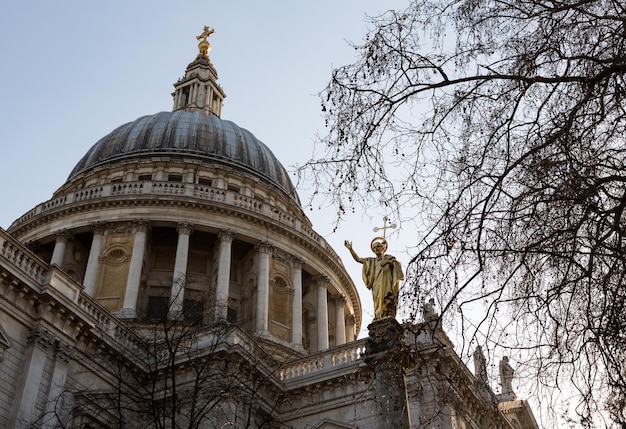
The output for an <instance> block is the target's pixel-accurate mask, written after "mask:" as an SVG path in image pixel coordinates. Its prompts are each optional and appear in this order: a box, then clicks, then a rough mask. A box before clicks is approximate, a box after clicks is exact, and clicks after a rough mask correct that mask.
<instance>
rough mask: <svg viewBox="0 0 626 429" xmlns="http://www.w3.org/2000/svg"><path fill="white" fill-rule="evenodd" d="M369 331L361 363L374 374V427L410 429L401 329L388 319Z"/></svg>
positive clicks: (402, 333) (407, 360)
mask: <svg viewBox="0 0 626 429" xmlns="http://www.w3.org/2000/svg"><path fill="white" fill-rule="evenodd" d="M368 328H369V338H368V340H367V342H366V344H365V356H364V360H365V363H366V364H367V365H368V366H369V367H370V368H371V369H372V374H374V390H375V391H376V402H377V403H378V404H377V405H378V409H379V410H380V411H379V412H378V413H377V416H376V418H377V423H376V427H377V428H398V429H409V428H410V427H411V410H410V409H409V401H408V399H407V389H406V376H405V374H406V368H407V366H408V364H409V360H410V359H409V354H408V352H407V351H406V348H405V347H403V341H402V338H403V337H404V329H403V328H402V326H401V325H400V324H399V323H398V322H397V321H396V319H393V318H390V317H388V318H385V319H378V320H375V321H373V322H372V323H371V324H370V325H369V326H368Z"/></svg>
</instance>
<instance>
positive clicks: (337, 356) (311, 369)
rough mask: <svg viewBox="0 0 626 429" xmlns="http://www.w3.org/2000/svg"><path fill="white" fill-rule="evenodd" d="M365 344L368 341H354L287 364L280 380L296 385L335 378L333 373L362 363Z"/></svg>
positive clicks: (282, 370) (281, 372) (281, 371)
mask: <svg viewBox="0 0 626 429" xmlns="http://www.w3.org/2000/svg"><path fill="white" fill-rule="evenodd" d="M365 342H366V339H363V340H357V341H353V342H351V343H348V344H344V345H342V346H338V347H333V348H332V349H328V350H323V351H321V352H318V353H314V354H311V355H309V356H307V357H305V358H302V359H298V360H296V361H291V362H287V363H286V364H285V366H284V367H283V368H282V369H281V370H280V373H279V375H280V379H281V380H282V381H283V382H286V383H290V382H294V383H296V382H299V381H300V380H302V379H305V378H310V377H315V378H318V379H324V378H326V377H329V378H330V377H332V376H333V375H332V373H333V372H337V371H338V370H339V369H341V368H345V367H350V366H354V365H359V364H360V363H361V362H362V360H363V355H364V354H365Z"/></svg>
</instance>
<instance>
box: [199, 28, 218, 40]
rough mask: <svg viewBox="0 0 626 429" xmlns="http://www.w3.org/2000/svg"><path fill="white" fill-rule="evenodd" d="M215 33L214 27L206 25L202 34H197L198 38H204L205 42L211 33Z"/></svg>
mask: <svg viewBox="0 0 626 429" xmlns="http://www.w3.org/2000/svg"><path fill="white" fill-rule="evenodd" d="M213 33H215V30H214V29H212V28H209V27H207V26H206V25H205V26H204V31H202V34H201V35H199V36H196V39H198V40H200V39H202V41H203V42H206V40H207V39H208V38H209V36H210V35H211V34H213Z"/></svg>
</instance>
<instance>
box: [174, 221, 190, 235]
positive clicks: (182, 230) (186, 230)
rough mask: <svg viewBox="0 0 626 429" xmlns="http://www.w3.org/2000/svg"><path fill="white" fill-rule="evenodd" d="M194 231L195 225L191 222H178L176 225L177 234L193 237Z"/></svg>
mask: <svg viewBox="0 0 626 429" xmlns="http://www.w3.org/2000/svg"><path fill="white" fill-rule="evenodd" d="M192 231H193V224H192V223H191V222H178V225H176V232H177V233H179V234H185V235H191V232H192Z"/></svg>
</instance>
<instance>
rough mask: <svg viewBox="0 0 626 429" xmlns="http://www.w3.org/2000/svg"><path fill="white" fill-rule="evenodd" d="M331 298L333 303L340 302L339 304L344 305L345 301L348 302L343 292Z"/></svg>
mask: <svg viewBox="0 0 626 429" xmlns="http://www.w3.org/2000/svg"><path fill="white" fill-rule="evenodd" d="M331 299H332V301H333V302H334V303H335V304H340V305H346V302H348V300H347V299H346V297H345V296H344V295H343V294H339V295H334V296H333V297H332V298H331Z"/></svg>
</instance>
